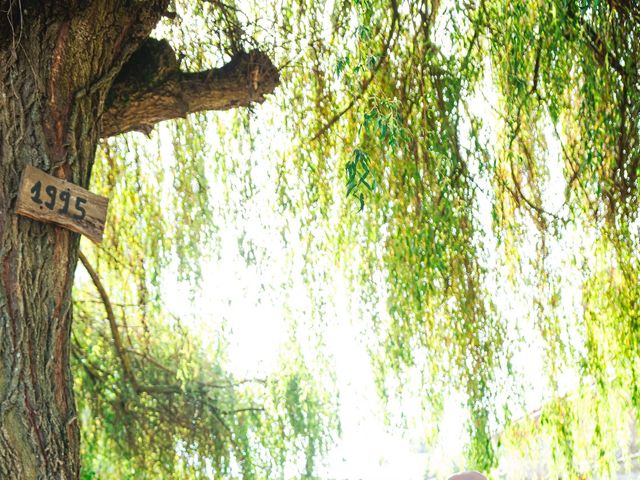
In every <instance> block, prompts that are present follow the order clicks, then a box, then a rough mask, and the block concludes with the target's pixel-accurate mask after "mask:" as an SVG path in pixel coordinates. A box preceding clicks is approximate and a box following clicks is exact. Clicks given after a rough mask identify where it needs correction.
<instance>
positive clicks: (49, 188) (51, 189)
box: [44, 185, 58, 210]
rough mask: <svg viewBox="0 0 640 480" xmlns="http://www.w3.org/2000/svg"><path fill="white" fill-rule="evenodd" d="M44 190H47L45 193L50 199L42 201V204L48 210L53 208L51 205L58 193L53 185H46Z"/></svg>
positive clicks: (53, 204)
mask: <svg viewBox="0 0 640 480" xmlns="http://www.w3.org/2000/svg"><path fill="white" fill-rule="evenodd" d="M44 191H45V192H47V195H49V198H51V200H49V201H48V202H44V206H45V207H47V208H48V209H49V210H53V207H54V206H55V204H56V195H58V189H57V188H56V187H54V186H53V185H47V188H45V189H44Z"/></svg>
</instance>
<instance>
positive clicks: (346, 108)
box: [73, 0, 640, 478]
mask: <svg viewBox="0 0 640 480" xmlns="http://www.w3.org/2000/svg"><path fill="white" fill-rule="evenodd" d="M172 8H175V11H176V12H177V17H176V19H173V20H169V19H167V20H166V21H164V23H163V24H162V25H160V26H159V27H158V30H157V32H156V34H157V36H158V37H162V38H168V39H169V40H170V41H171V42H172V44H173V46H174V48H175V49H176V51H177V52H179V54H180V56H181V62H182V67H183V68H186V69H192V70H198V69H203V68H206V67H209V66H211V65H219V64H222V63H223V62H224V61H225V60H226V59H228V58H229V55H230V54H232V53H233V52H234V51H237V50H238V49H240V48H244V49H250V48H253V47H255V46H259V47H260V48H262V49H266V50H267V51H268V52H269V53H270V54H271V56H272V58H274V60H275V62H276V64H277V65H279V66H280V68H281V77H282V85H281V87H280V88H279V89H278V90H277V92H276V94H275V95H274V96H273V97H272V98H270V99H269V100H268V102H267V103H266V104H265V105H264V106H259V107H256V108H255V111H236V112H228V113H224V114H214V113H208V114H201V115H196V116H193V117H190V118H189V119H186V120H180V121H176V122H169V123H167V124H165V125H162V126H161V127H160V128H159V130H158V129H157V131H156V132H154V133H153V134H151V136H150V138H148V139H147V138H144V137H142V136H141V135H140V134H129V135H126V136H124V137H122V138H116V139H112V140H109V141H108V142H105V143H104V145H103V146H102V150H101V151H100V152H99V155H98V159H97V161H96V165H95V167H94V180H93V185H92V188H93V190H95V191H96V192H97V193H102V194H104V195H108V196H109V197H110V199H111V203H110V214H109V221H108V231H107V236H106V240H105V242H104V243H103V245H102V246H100V247H98V248H96V247H94V246H91V245H89V244H87V243H83V249H84V251H85V253H86V254H87V257H88V259H89V262H90V264H91V265H93V268H95V270H96V271H97V272H98V273H99V275H100V278H101V279H102V282H103V284H104V286H105V289H106V290H107V291H108V294H109V299H110V302H111V303H112V304H113V305H114V308H113V309H114V312H115V314H114V315H115V316H116V317H117V318H116V321H117V323H118V325H119V329H120V330H121V331H122V333H121V335H122V337H123V341H124V343H125V350H126V351H127V353H126V355H127V356H128V358H129V361H130V362H131V363H132V368H133V370H134V371H135V375H136V381H137V383H138V388H137V389H136V388H134V385H133V384H132V379H131V378H130V377H131V375H129V376H128V375H127V372H126V369H124V367H123V362H122V359H121V358H119V357H121V355H118V351H117V350H115V349H114V347H113V338H112V337H113V331H112V330H111V329H110V328H109V322H107V321H105V314H104V305H103V303H104V302H103V299H99V298H98V297H97V294H96V290H95V285H94V284H93V283H92V282H91V280H90V279H88V278H87V277H86V276H83V275H79V279H78V285H77V291H76V311H75V328H74V332H73V335H74V336H73V340H74V359H75V364H74V368H75V372H76V384H77V389H76V391H77V394H78V402H79V407H80V411H81V414H82V428H83V438H84V447H83V448H84V450H83V462H84V466H85V468H84V472H85V473H84V475H85V477H86V478H92V475H95V476H96V478H163V476H164V477H166V476H167V475H169V476H171V478H198V477H199V476H202V477H208V476H209V477H210V476H213V477H228V476H229V477H230V476H238V477H244V478H280V477H286V478H290V477H297V476H300V475H303V476H305V475H306V476H313V475H314V472H315V471H316V470H315V465H316V464H317V461H318V460H319V459H321V458H322V455H323V453H324V452H326V450H327V448H328V447H329V446H330V445H331V442H332V440H333V439H334V438H335V435H336V433H337V432H338V431H339V422H338V420H337V418H336V413H335V412H336V405H337V396H336V392H335V391H334V390H333V386H332V382H331V380H330V379H331V367H330V365H329V364H328V363H325V364H314V365H312V364H311V363H313V362H311V363H310V362H309V361H308V358H307V357H305V355H304V354H303V353H304V351H305V349H306V348H307V347H306V346H305V345H301V344H300V343H299V341H298V340H299V339H298V338H297V336H296V331H297V330H296V328H297V325H298V322H301V321H303V320H300V319H299V318H298V316H297V315H295V314H294V315H292V318H291V325H292V327H291V329H292V330H291V331H292V334H291V338H292V340H291V342H292V345H291V347H290V348H289V352H290V353H289V355H288V357H287V358H284V359H283V362H282V368H281V370H280V371H279V372H278V374H277V375H274V376H273V378H267V379H255V380H250V381H245V380H246V379H238V378H234V377H233V376H232V375H231V374H230V373H228V371H227V370H226V369H225V361H226V359H225V340H224V334H223V331H224V328H223V326H222V325H220V326H219V330H220V332H221V333H220V336H219V340H218V343H217V344H216V345H209V344H207V345H205V344H203V343H201V342H198V341H197V339H196V338H194V336H193V335H192V334H191V333H190V332H189V330H188V329H186V328H185V327H184V326H183V325H182V323H181V322H180V320H179V319H177V318H173V317H172V316H170V315H168V314H167V312H166V310H165V309H163V300H162V295H163V288H162V286H163V278H164V277H165V276H166V275H168V274H174V273H175V274H177V275H178V276H179V279H180V280H181V281H183V282H187V283H189V284H190V285H192V286H193V288H194V289H197V288H198V285H199V280H200V276H201V274H202V271H201V269H200V266H201V260H202V259H203V258H206V257H207V256H214V257H215V256H216V255H218V254H219V253H220V251H221V250H220V237H219V235H218V233H219V230H218V228H217V227H216V226H217V225H223V224H224V225H230V224H231V225H236V226H237V231H238V239H239V240H238V245H239V250H240V252H241V253H242V255H243V256H244V257H245V259H246V261H247V263H248V264H250V265H258V266H260V268H264V269H269V268H271V266H273V259H271V258H270V257H269V250H268V246H265V245H264V244H263V242H262V241H261V239H260V237H259V235H256V233H255V230H251V228H249V227H250V222H252V221H254V220H255V215H254V214H253V213H252V208H257V206H256V205H257V204H256V203H255V202H256V201H258V200H257V199H258V198H260V192H261V191H264V190H267V191H269V192H271V194H272V195H273V198H274V200H275V201H274V203H273V205H271V208H272V209H273V212H274V213H275V214H276V215H277V218H278V219H279V220H278V222H277V224H276V225H271V226H270V228H271V229H272V230H276V231H277V232H278V234H279V238H280V241H281V242H282V246H283V247H284V248H291V249H292V251H294V252H296V253H295V254H292V256H291V258H290V259H289V261H288V263H287V265H288V266H289V268H290V269H291V270H290V271H291V272H292V275H299V276H301V278H303V279H304V281H305V284H306V286H307V296H308V298H307V300H308V301H309V304H310V305H311V306H312V307H311V310H310V311H309V312H307V314H308V315H307V316H308V319H307V320H304V321H306V322H310V325H311V326H312V328H313V329H314V331H316V332H317V335H318V338H319V340H318V344H320V345H321V344H322V340H321V338H322V332H323V328H324V327H325V325H324V321H325V320H324V318H325V316H324V312H325V309H326V308H327V305H330V304H331V302H332V298H331V292H330V289H329V288H327V285H329V284H331V282H332V281H333V280H334V279H335V278H336V277H337V276H340V275H343V276H346V277H348V278H349V280H350V282H349V283H350V286H351V287H350V288H351V290H350V296H351V298H352V299H353V304H354V305H355V306H356V308H357V309H358V310H359V311H360V313H361V316H362V317H363V318H365V319H366V320H367V325H368V326H369V330H368V331H369V335H368V338H367V339H366V341H367V346H368V348H369V349H370V351H371V358H372V361H373V364H374V365H375V369H376V372H377V375H378V387H379V391H380V394H381V397H382V398H383V399H386V400H389V401H391V400H393V399H394V398H402V397H406V396H410V395H414V396H416V397H417V398H419V399H420V401H421V402H422V404H423V408H424V418H423V419H421V421H423V422H424V424H425V425H427V426H433V425H434V422H435V424H436V425H437V421H438V418H439V415H440V413H441V411H442V409H443V405H444V402H445V401H446V399H447V398H448V396H449V395H451V394H452V393H462V395H463V397H464V398H465V399H466V400H465V402H466V403H465V407H466V409H467V411H468V412H469V415H470V416H469V421H468V432H469V439H468V447H467V450H466V452H467V457H468V466H469V467H475V468H479V469H483V470H485V471H489V470H491V469H492V468H494V467H497V466H499V462H500V459H501V458H502V457H503V456H504V455H506V454H507V452H513V451H515V452H518V453H517V454H518V455H520V456H521V458H522V459H530V460H534V461H536V462H543V463H545V464H546V465H547V466H548V467H549V468H550V469H551V470H550V471H551V474H552V475H553V472H557V471H564V472H569V473H568V475H569V476H570V477H571V478H578V477H579V476H580V475H585V474H590V472H591V473H593V472H595V473H598V474H599V475H601V476H603V477H605V478H606V477H609V476H613V475H614V472H615V470H616V469H617V468H618V458H617V457H616V452H617V449H618V448H619V447H620V446H621V443H620V442H623V443H624V441H625V439H626V438H627V437H628V436H629V435H630V432H629V429H628V425H629V424H630V418H631V415H636V416H637V414H638V412H639V409H640V390H639V380H638V372H639V369H640V355H639V354H638V347H639V342H640V306H639V300H640V290H639V287H638V271H639V270H638V262H639V254H638V252H639V249H638V245H639V243H638V242H639V240H640V239H639V237H640V231H639V223H638V218H637V211H638V169H639V160H640V147H639V144H638V135H639V128H640V125H639V123H638V119H639V118H640V116H639V113H640V112H639V110H640V91H639V90H640V77H639V68H638V58H639V54H640V35H639V34H640V32H639V30H640V13H639V11H638V7H636V6H635V4H634V2H631V1H625V0H608V1H604V0H601V1H599V0H591V1H589V0H578V1H573V0H552V1H542V0H526V1H525V0H512V1H502V0H497V1H493V0H475V1H468V2H466V1H465V2H462V1H460V2H457V1H451V2H442V4H441V2H440V1H438V0H432V1H427V0H425V1H423V2H420V1H400V0H390V1H376V0H355V1H336V2H330V3H327V4H325V2H314V1H304V0H301V1H293V2H291V1H288V0H278V1H268V2H251V1H249V2H237V3H235V2H230V3H222V2H217V1H212V2H182V1H176V2H175V5H174V6H173V7H172ZM265 149H266V151H267V152H268V153H264V152H265ZM167 152H169V153H167ZM265 161H268V165H265V164H264V162H265ZM213 192H215V194H214V193H213ZM79 268H80V267H79ZM285 287H286V285H285ZM96 299H98V300H100V301H98V302H96ZM345 321H347V320H345ZM133 325H135V326H136V327H135V328H134V327H132V326H133ZM319 348H321V347H319ZM532 352H533V353H532ZM528 355H540V356H541V360H540V365H543V367H542V371H540V372H534V373H533V374H532V372H530V371H527V361H526V360H525V361H524V362H523V360H522V359H523V358H526V357H527V356H528ZM415 375H417V376H418V377H419V378H420V382H418V385H415V382H407V379H408V378H413V377H412V376H415ZM527 375H528V376H529V378H530V377H531V375H533V376H535V377H538V378H544V382H543V383H544V385H545V387H544V390H543V391H542V392H538V393H539V394H536V395H537V396H536V395H533V396H532V395H531V394H529V391H528V389H529V388H530V385H528V384H527ZM322 378H328V379H329V381H321V379H322ZM133 383H135V382H133ZM141 385H142V386H151V385H164V386H167V385H169V386H176V387H177V389H174V390H172V393H162V392H154V391H152V390H153V389H148V390H149V391H148V392H145V391H143V390H144V388H140V386H141ZM403 385H405V386H403ZM407 385H411V387H409V386H407ZM538 407H541V408H540V410H538V411H537V412H534V413H533V414H531V412H532V411H533V410H534V409H535V408H538ZM525 414H530V415H525ZM523 415H524V417H523ZM393 417H394V412H392V411H390V419H392V418H393ZM520 417H523V418H520ZM516 418H517V419H518V420H517V421H514V419H516ZM627 419H629V421H628V420H627ZM415 421H417V420H415ZM427 430H428V428H427V427H425V431H426V432H427ZM425 435H427V434H425ZM427 436H428V435H427ZM431 438H433V437H431ZM544 445H550V448H547V449H545V448H542V446H544ZM623 451H624V448H623ZM496 471H497V470H496Z"/></svg>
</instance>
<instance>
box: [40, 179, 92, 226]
mask: <svg viewBox="0 0 640 480" xmlns="http://www.w3.org/2000/svg"><path fill="white" fill-rule="evenodd" d="M41 190H42V182H40V181H38V182H36V183H35V185H34V186H33V187H31V193H32V194H33V195H32V197H31V200H33V203H36V204H38V205H40V204H42V203H43V201H42V200H41V199H40V191H41ZM44 191H45V192H46V194H47V195H48V196H49V201H47V202H44V206H45V207H47V208H48V209H49V210H54V209H55V206H56V197H57V195H58V189H57V188H56V187H55V186H54V185H47V186H46V187H45V189H44ZM59 198H60V200H62V201H63V202H64V205H63V207H62V208H61V209H59V210H58V213H63V214H67V215H71V214H70V213H69V201H70V200H71V192H70V191H69V190H63V191H62V192H60V197H59ZM83 203H87V199H86V198H83V197H76V205H75V209H76V211H77V212H78V213H77V214H73V215H71V216H72V217H73V218H75V219H76V220H82V219H83V218H84V217H85V216H86V215H87V211H86V210H85V209H84V207H83V206H82V204H83Z"/></svg>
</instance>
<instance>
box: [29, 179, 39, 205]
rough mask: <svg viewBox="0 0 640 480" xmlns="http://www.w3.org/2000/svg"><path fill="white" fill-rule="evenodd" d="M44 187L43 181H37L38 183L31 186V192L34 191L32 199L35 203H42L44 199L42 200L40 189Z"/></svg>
mask: <svg viewBox="0 0 640 480" xmlns="http://www.w3.org/2000/svg"><path fill="white" fill-rule="evenodd" d="M41 188H42V183H41V182H36V184H35V185H34V186H33V187H31V193H33V196H32V197H31V200H33V201H34V203H37V204H40V203H42V200H40V189H41Z"/></svg>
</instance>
